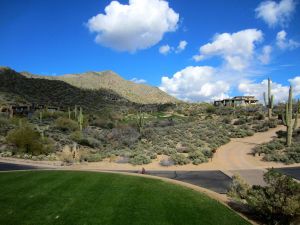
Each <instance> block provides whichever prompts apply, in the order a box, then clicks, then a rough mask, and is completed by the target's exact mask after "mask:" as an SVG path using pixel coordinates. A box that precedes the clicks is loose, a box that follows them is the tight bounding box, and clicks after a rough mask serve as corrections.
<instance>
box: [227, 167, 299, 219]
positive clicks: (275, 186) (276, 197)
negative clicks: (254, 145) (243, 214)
mask: <svg viewBox="0 0 300 225" xmlns="http://www.w3.org/2000/svg"><path fill="white" fill-rule="evenodd" d="M264 181H265V182H266V184H267V185H266V186H258V185H254V186H252V187H251V188H249V186H248V185H247V184H246V183H245V182H244V181H243V180H241V179H240V178H239V177H234V179H233V185H232V186H231V189H230V190H229V192H228V194H229V196H231V197H233V198H235V199H238V200H243V201H241V202H242V204H245V205H246V206H248V207H249V208H250V209H251V210H252V211H253V212H254V213H255V214H256V215H259V216H260V218H261V219H262V221H264V223H266V224H296V222H295V221H296V220H297V218H298V219H299V216H300V184H299V183H298V182H297V181H294V180H293V179H292V178H291V177H289V176H286V175H283V174H281V173H279V172H276V171H275V170H274V169H271V170H269V171H268V172H267V173H265V174H264ZM293 221H294V222H295V223H293Z"/></svg>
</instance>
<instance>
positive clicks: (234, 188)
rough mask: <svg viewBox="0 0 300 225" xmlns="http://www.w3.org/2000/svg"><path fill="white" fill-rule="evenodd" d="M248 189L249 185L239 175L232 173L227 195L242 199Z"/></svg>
mask: <svg viewBox="0 0 300 225" xmlns="http://www.w3.org/2000/svg"><path fill="white" fill-rule="evenodd" d="M249 189H250V186H249V185H248V184H247V183H246V182H245V181H244V180H243V179H242V178H241V177H240V176H239V175H234V176H233V177H232V183H231V185H230V188H229V190H228V192H227V195H228V196H229V197H231V198H234V199H236V200H242V199H245V198H246V197H247V192H248V190H249Z"/></svg>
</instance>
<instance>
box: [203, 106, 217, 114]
mask: <svg viewBox="0 0 300 225" xmlns="http://www.w3.org/2000/svg"><path fill="white" fill-rule="evenodd" d="M205 111H206V112H207V113H209V114H213V113H215V112H216V107H215V106H213V105H208V106H207V107H206V109H205Z"/></svg>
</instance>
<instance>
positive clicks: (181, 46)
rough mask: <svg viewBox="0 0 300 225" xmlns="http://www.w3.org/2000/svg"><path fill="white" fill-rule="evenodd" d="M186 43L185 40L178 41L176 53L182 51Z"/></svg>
mask: <svg viewBox="0 0 300 225" xmlns="http://www.w3.org/2000/svg"><path fill="white" fill-rule="evenodd" d="M187 44H188V43H187V41H180V42H179V44H178V46H177V49H176V53H178V52H182V51H183V50H184V49H185V48H186V46H187Z"/></svg>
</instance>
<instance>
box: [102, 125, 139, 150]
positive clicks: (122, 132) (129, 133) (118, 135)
mask: <svg viewBox="0 0 300 225" xmlns="http://www.w3.org/2000/svg"><path fill="white" fill-rule="evenodd" d="M139 138H140V133H139V132H138V131H137V130H136V129H135V128H133V127H130V126H124V127H119V128H113V129H112V131H111V132H110V133H109V134H108V139H110V140H112V141H114V142H115V143H116V144H117V145H118V146H122V145H123V146H127V147H131V146H132V145H133V144H134V143H136V142H137V141H138V140H139Z"/></svg>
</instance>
